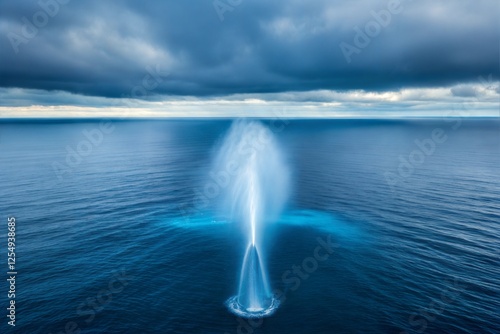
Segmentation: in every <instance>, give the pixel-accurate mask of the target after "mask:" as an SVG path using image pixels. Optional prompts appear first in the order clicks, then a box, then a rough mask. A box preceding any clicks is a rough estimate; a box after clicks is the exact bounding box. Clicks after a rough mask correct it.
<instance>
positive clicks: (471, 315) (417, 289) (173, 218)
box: [0, 119, 500, 334]
mask: <svg viewBox="0 0 500 334" xmlns="http://www.w3.org/2000/svg"><path fill="white" fill-rule="evenodd" d="M264 123H265V124H267V126H269V127H270V128H271V129H272V131H273V132H274V135H275V136H276V138H277V140H278V141H279V145H280V147H282V148H283V154H284V156H285V157H286V159H287V163H288V164H289V165H290V166H291V168H292V175H291V182H292V190H291V201H290V203H289V204H288V207H287V209H286V210H285V212H284V214H283V215H282V217H281V218H279V219H278V220H277V221H275V222H273V223H272V224H269V227H268V228H267V230H266V236H267V241H266V240H265V241H264V245H265V247H266V249H265V254H266V258H265V262H266V265H267V268H268V275H269V279H270V281H271V286H272V287H273V288H275V289H277V291H275V292H276V293H277V294H280V296H281V300H282V302H281V304H280V307H279V309H278V310H277V311H276V313H275V314H274V315H272V316H271V317H269V318H265V319H264V320H263V321H257V320H254V321H252V322H246V321H243V320H239V319H238V318H236V317H235V316H234V315H233V314H231V313H229V312H228V310H227V309H226V307H225V305H224V302H225V301H226V300H227V299H228V298H229V297H230V296H233V295H234V294H235V293H236V291H237V284H238V277H237V273H238V272H239V270H240V267H241V259H242V256H243V252H244V251H245V246H246V244H245V242H244V240H243V238H242V237H241V233H239V230H238V227H237V226H238V224H231V222H229V221H228V220H227V219H226V218H225V217H223V216H220V215H219V214H217V213H216V212H217V211H216V210H215V208H216V205H215V202H216V201H217V198H218V196H219V195H218V193H217V187H216V186H214V184H217V183H216V182H215V181H216V177H214V174H210V172H211V170H210V167H211V166H212V165H213V164H212V161H213V159H214V157H215V156H216V153H217V152H216V151H215V148H216V147H217V146H218V145H219V144H220V142H221V140H222V139H223V137H224V135H225V134H226V131H227V130H228V129H229V127H230V125H231V122H230V121H227V120H223V121H215V120H207V121H200V120H191V121H188V120H185V121H182V120H172V121H124V122H120V121H114V122H112V124H111V125H109V126H104V127H101V128H100V125H99V121H71V122H69V121H30V122H28V121H10V122H7V121H2V122H0V152H1V159H0V189H1V190H0V192H1V197H0V198H1V199H0V215H1V216H0V221H2V222H4V223H3V225H0V240H1V243H0V245H1V247H2V250H1V252H0V254H1V256H0V261H1V263H2V268H4V274H2V275H4V276H6V274H5V272H6V271H7V270H6V266H5V265H4V264H5V263H6V261H7V257H6V249H5V241H6V238H7V236H6V232H7V226H6V225H7V217H9V216H14V217H16V220H17V230H18V235H17V243H18V245H17V247H18V248H17V260H18V263H17V270H18V273H19V274H18V278H17V291H16V292H17V295H16V297H17V298H16V303H17V305H18V308H17V322H16V324H17V326H16V327H15V331H12V330H11V328H8V327H7V324H6V323H7V318H6V317H5V314H6V310H5V308H6V307H7V298H6V297H7V296H6V292H7V290H8V289H7V285H6V281H5V279H2V280H1V282H2V283H1V284H0V293H1V295H2V299H0V300H1V301H2V309H3V310H4V311H3V313H2V317H1V318H2V319H3V320H2V321H1V324H0V332H1V333H10V332H15V333H30V334H31V333H53V334H56V333H66V332H68V333H71V330H73V333H77V330H78V329H79V330H81V333H218V334H222V333H230V334H232V333H270V334H280V333H287V334H288V333H307V334H312V333H319V334H323V333H325V334H326V333H402V332H405V331H406V332H407V333H422V332H423V333H454V334H457V333H500V320H499V313H498V310H500V291H499V290H500V271H499V264H500V263H499V247H500V246H499V242H500V224H499V222H500V122H499V121H498V120H485V119H483V120H481V119H475V120H461V123H458V121H457V122H450V121H449V120H411V121H401V120H394V121H369V120H366V121H352V120H331V121H329V120H318V121H312V120H311V121H286V122H283V121H282V120H281V121H277V122H274V123H271V122H264ZM97 129H99V131H100V133H102V134H103V136H102V138H101V137H100V135H99V133H98V132H97V131H95V130H97ZM84 131H86V132H85V133H86V134H87V136H88V137H89V138H91V139H92V140H93V141H94V144H92V143H91V141H90V140H89V139H88V138H87V136H86V135H85V133H84ZM430 140H432V142H431V141H430ZM72 150H74V151H75V152H78V150H80V152H81V153H82V154H79V156H75V155H76V153H74V152H73V153H68V152H72ZM66 159H68V161H66ZM68 162H69V165H68ZM56 170H57V171H56ZM269 186H272V184H270V185H269ZM207 194H208V195H207ZM2 226H3V227H2ZM328 239H329V241H330V244H331V245H330V248H328V247H326V246H321V245H325V244H326V243H328ZM327 251H330V252H331V254H330V253H328V252H327ZM315 255H317V257H316V258H315ZM327 255H328V256H327ZM318 259H320V260H318ZM278 290H279V291H278Z"/></svg>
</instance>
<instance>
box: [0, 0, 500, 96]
mask: <svg viewBox="0 0 500 334" xmlns="http://www.w3.org/2000/svg"><path fill="white" fill-rule="evenodd" d="M56 1H57V0H41V1H7V0H0V59H1V62H0V87H19V88H32V89H43V90H62V91H68V92H71V93H76V94H83V95H96V96H105V97H120V96H129V95H136V96H139V97H142V96H144V97H145V98H148V97H150V96H152V95H156V94H168V95H196V96H208V95H227V94H236V93H268V92H284V91H308V90H318V89H335V90H348V89H364V90H375V91H383V90H390V89H398V88H402V87H432V86H445V85H456V84H459V83H464V82H477V80H478V76H479V75H484V76H487V75H489V74H492V75H493V78H494V79H495V80H498V78H499V73H498V62H499V29H498V22H497V21H498V3H497V1H486V0H474V1H473V0H465V1H431V0H421V1H411V0H401V1H400V4H399V6H397V7H394V6H396V5H397V4H395V3H394V1H395V0H387V1H385V0H381V1H372V0H370V1H368V0H361V1H333V0H323V1H307V2H306V1H298V0H286V1H285V0H280V1H268V0H265V1H264V0H253V1H249V0H241V1H236V0H232V1H229V0H221V1H219V0H217V1H216V2H213V1H189V2H188V1H144V2H139V1H120V2H112V3H111V2H108V1H106V2H105V1H94V0H89V1H68V0H64V1H63V0H59V1H60V2H59V3H57V2H56ZM56 4H57V5H56ZM214 4H216V5H217V6H218V7H217V8H218V11H219V12H218V11H217V9H216V8H215V6H214ZM391 6H392V7H391ZM42 7H44V8H45V12H48V13H49V14H50V15H45V16H44V15H43V14H39V13H40V11H41V10H42ZM391 8H393V9H394V8H396V9H397V10H394V11H392V12H391V11H390V9H391ZM387 13H390V16H387V15H385V16H384V14H387ZM51 15H53V16H51ZM377 17H378V20H379V21H378V22H380V23H374V22H377ZM23 18H26V19H27V20H28V21H29V22H31V23H35V24H38V25H39V26H41V27H40V28H37V29H38V31H36V32H35V31H34V30H33V29H31V30H30V29H29V28H30V24H28V26H26V20H25V19H23ZM221 18H222V19H223V20H221ZM377 24H378V30H377ZM23 27H24V28H23ZM31 28H33V27H31ZM358 28H359V30H358ZM23 29H24V30H23ZM370 29H372V30H370ZM359 31H362V32H361V33H359ZM362 35H364V36H362ZM370 35H371V36H370ZM16 49H17V52H16ZM346 50H347V51H346ZM146 68H148V69H146ZM150 72H156V73H153V74H152V75H151V74H149V73H150ZM167 72H168V76H167V75H166V73H167ZM155 76H156V79H157V80H154V77H155ZM141 87H142V88H141ZM453 94H457V95H463V94H467V92H463V91H462V92H459V91H456V92H453Z"/></svg>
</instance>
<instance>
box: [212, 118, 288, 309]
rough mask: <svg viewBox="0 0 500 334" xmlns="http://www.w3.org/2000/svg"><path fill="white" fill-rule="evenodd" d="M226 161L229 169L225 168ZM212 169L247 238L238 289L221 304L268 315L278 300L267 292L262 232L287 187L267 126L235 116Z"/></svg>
mask: <svg viewBox="0 0 500 334" xmlns="http://www.w3.org/2000/svg"><path fill="white" fill-rule="evenodd" d="M228 166H231V167H233V168H231V171H233V173H229V172H225V170H227V167H228ZM216 173H217V174H216V175H218V176H219V179H221V180H222V179H224V180H227V183H226V187H223V188H224V189H225V190H226V191H225V193H224V196H223V200H222V209H223V210H224V212H225V213H226V214H227V215H228V216H229V217H230V219H231V221H233V222H236V223H240V224H241V225H242V228H243V233H244V234H245V236H247V238H248V245H247V248H246V252H245V256H244V258H243V263H242V267H241V272H240V277H239V286H238V294H237V295H236V296H233V297H231V298H230V299H229V300H228V301H227V303H226V304H227V306H228V308H229V310H230V311H231V312H233V313H235V314H237V315H239V316H242V317H247V318H252V317H263V316H267V315H270V314H272V313H273V312H274V311H275V310H276V308H277V307H278V304H279V301H278V300H276V299H275V298H273V295H272V293H271V288H270V284H269V280H268V277H267V271H266V267H265V264H264V259H263V257H262V255H263V252H264V250H265V245H263V239H262V233H263V231H264V225H265V224H266V223H269V222H272V221H273V220H275V219H277V218H278V217H279V214H280V212H281V210H282V208H283V205H284V203H285V201H286V198H287V196H288V191H289V189H288V169H287V168H286V166H285V163H284V161H283V158H282V155H281V151H280V150H279V148H278V145H277V143H276V141H275V139H274V137H273V134H272V133H271V131H269V129H268V128H266V127H265V126H264V125H262V124H261V123H259V122H248V121H237V122H235V123H234V124H233V126H232V127H231V129H230V131H229V134H228V136H227V137H226V139H225V141H224V143H223V145H222V147H221V149H220V152H219V155H218V157H217V159H216Z"/></svg>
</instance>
